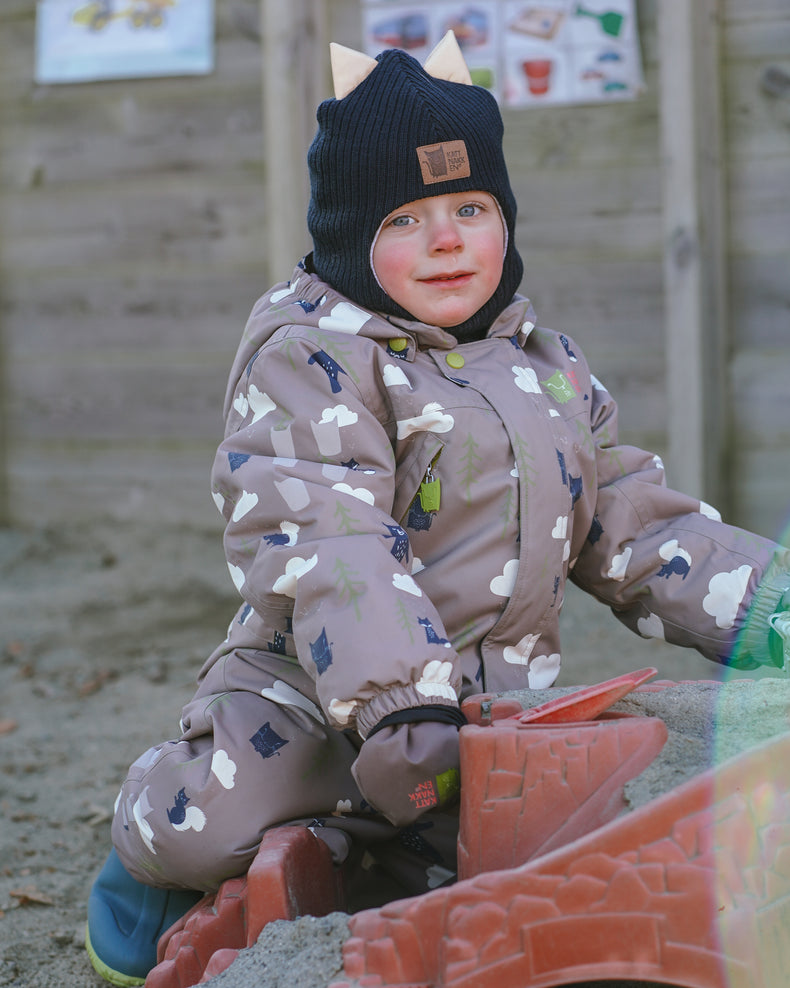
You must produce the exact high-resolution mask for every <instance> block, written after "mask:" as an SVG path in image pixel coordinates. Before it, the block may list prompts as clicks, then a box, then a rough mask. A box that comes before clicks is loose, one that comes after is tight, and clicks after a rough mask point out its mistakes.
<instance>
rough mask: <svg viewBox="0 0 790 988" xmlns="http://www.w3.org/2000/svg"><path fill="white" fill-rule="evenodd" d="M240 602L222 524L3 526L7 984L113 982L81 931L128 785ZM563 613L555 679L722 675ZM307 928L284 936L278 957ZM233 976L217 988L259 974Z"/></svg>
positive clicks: (84, 987)
mask: <svg viewBox="0 0 790 988" xmlns="http://www.w3.org/2000/svg"><path fill="white" fill-rule="evenodd" d="M236 601H237V597H236V594H235V590H234V589H233V586H232V584H231V581H230V578H229V576H228V573H227V569H226V568H225V564H224V560H223V556H222V549H221V538H220V535H219V532H218V531H198V530H194V529H189V530H186V529H176V528H171V529H167V530H163V529H151V528H146V527H144V526H143V525H141V524H140V523H137V524H134V525H133V524H130V523H128V522H127V523H123V524H113V523H107V524H105V525H98V526H92V527H90V528H89V527H75V528H69V529H65V530H61V529H58V530H54V529H48V530H24V531H22V530H14V529H5V530H0V753H1V754H2V760H1V761H0V986H9V985H11V986H20V988H64V986H76V988H97V986H99V985H102V984H104V982H102V981H101V980H100V979H99V978H98V977H97V976H96V975H95V974H94V973H93V971H92V969H91V967H90V965H89V963H88V961H87V956H86V954H85V952H84V949H83V928H84V922H85V909H86V903H87V898H88V892H89V890H90V886H91V883H92V880H93V877H94V876H95V874H96V872H97V871H98V870H99V868H100V867H101V865H102V863H103V861H104V858H105V856H106V854H107V851H108V850H109V818H110V812H111V809H112V805H113V802H114V800H115V796H116V794H117V791H118V787H119V784H120V781H121V779H122V778H123V776H124V774H125V770H126V768H127V766H128V765H129V764H130V762H132V761H133V760H134V759H135V758H136V756H137V755H138V754H140V753H141V752H142V751H143V750H145V749H146V748H147V747H149V746H150V745H151V744H153V743H155V742H157V741H158V740H162V739H164V738H167V737H170V736H172V734H173V733H174V732H175V730H176V726H177V723H178V717H179V713H180V709H181V705H182V704H183V703H184V702H185V701H186V700H187V699H188V698H189V696H190V695H191V692H192V688H193V683H194V679H195V675H196V673H197V670H198V669H199V667H200V665H201V664H202V662H203V660H204V658H205V657H206V656H207V655H208V654H209V652H210V651H211V650H212V649H213V648H214V646H215V645H216V644H217V642H218V641H220V640H221V639H222V638H223V637H224V634H225V629H226V627H227V625H228V622H229V620H230V618H231V617H232V614H233V612H234V610H235V607H236ZM563 622H564V629H565V631H564V641H563V644H564V650H563V659H564V664H563V673H562V676H561V678H560V681H559V683H560V684H561V685H575V684H583V683H595V682H599V681H601V680H603V679H607V678H609V677H611V676H615V675H618V674H620V673H622V672H627V671H631V670H633V669H639V668H642V667H645V666H650V665H652V666H656V667H657V668H658V670H659V676H660V677H661V678H666V679H673V680H683V679H701V678H707V679H711V678H721V672H720V670H719V669H718V667H716V666H714V665H712V664H710V663H708V662H706V661H705V660H704V659H702V658H701V657H700V656H698V655H696V653H688V652H685V651H682V650H679V649H672V648H670V647H669V646H667V645H665V644H663V643H658V642H646V641H642V640H640V639H638V638H636V637H634V636H633V635H631V634H630V633H629V632H628V631H626V630H625V629H624V628H622V627H621V626H620V625H619V624H618V622H617V621H615V619H614V618H613V617H612V616H611V615H610V613H609V612H608V610H606V609H605V608H603V607H601V606H600V605H599V604H597V603H596V602H594V601H592V600H590V599H589V598H587V597H585V596H584V595H582V594H580V593H579V592H578V591H576V590H574V589H573V588H571V589H570V590H569V594H568V598H567V602H566V606H565V610H564V614H563ZM340 921H341V922H342V919H341V920H340ZM331 922H332V923H336V922H337V919H335V920H332V921H331ZM319 928H320V924H319ZM273 932H274V931H273ZM301 936H304V930H302V931H301V932H300V930H299V925H298V924H294V929H293V934H291V932H290V931H289V930H288V929H287V928H286V929H285V930H282V929H278V931H277V944H278V946H277V949H278V950H280V951H282V953H281V954H280V955H278V956H287V955H288V952H289V949H290V948H291V947H292V946H294V945H295V944H296V942H297V941H298V939H299V938H300V937H301ZM330 939H331V937H330ZM232 971H233V968H232V969H231V971H228V972H226V973H225V975H224V976H223V980H222V984H223V985H226V984H239V985H241V984H247V983H249V982H248V981H247V979H246V977H245V976H244V974H243V973H242V971H241V970H240V969H239V971H238V978H237V979H234V978H233V976H232V975H231V972H232ZM290 974H291V979H290V981H289V983H290V984H296V983H300V982H299V980H298V979H297V980H293V970H291V971H290ZM225 979H228V980H225ZM256 983H261V984H262V983H263V982H262V981H260V982H256ZM266 983H267V985H268V984H269V982H268V981H267V982H266ZM301 983H305V982H301Z"/></svg>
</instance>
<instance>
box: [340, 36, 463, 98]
mask: <svg viewBox="0 0 790 988" xmlns="http://www.w3.org/2000/svg"><path fill="white" fill-rule="evenodd" d="M329 58H330V62H331V65H332V82H333V85H334V89H335V99H343V97H344V96H348V94H349V93H352V92H353V91H354V90H355V89H356V88H357V86H358V85H359V84H360V83H361V82H362V81H363V80H364V79H367V77H368V76H369V75H370V73H371V72H372V71H373V69H375V68H376V66H377V65H378V62H377V61H376V59H375V58H371V57H370V55H366V54H365V53H364V52H361V51H355V50H354V49H353V48H346V47H345V45H339V44H337V43H336V42H335V41H332V42H330V45H329ZM423 68H424V69H425V71H426V72H427V73H428V75H431V76H433V77H434V79H444V80H446V81H447V82H458V83H461V84H462V85H464V86H471V85H472V76H471V75H470V73H469V68H468V67H467V64H466V62H465V61H464V56H463V53H462V52H461V47H460V45H459V44H458V41H457V39H456V37H455V34H454V33H453V32H452V31H448V32H447V34H445V36H444V37H443V38H442V40H441V41H440V42H439V44H438V45H437V46H436V47H435V48H434V49H433V51H432V52H431V53H430V55H429V56H428V57H427V58H426V60H425V65H424V66H423Z"/></svg>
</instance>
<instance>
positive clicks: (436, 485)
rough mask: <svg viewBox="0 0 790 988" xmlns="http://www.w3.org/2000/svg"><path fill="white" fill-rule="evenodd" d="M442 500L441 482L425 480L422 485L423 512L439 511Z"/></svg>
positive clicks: (421, 500) (421, 502)
mask: <svg viewBox="0 0 790 988" xmlns="http://www.w3.org/2000/svg"><path fill="white" fill-rule="evenodd" d="M441 499H442V487H441V483H440V482H439V480H437V479H436V478H434V479H433V480H423V482H422V483H421V484H420V504H421V505H422V510H423V511H438V510H439V502H440V501H441Z"/></svg>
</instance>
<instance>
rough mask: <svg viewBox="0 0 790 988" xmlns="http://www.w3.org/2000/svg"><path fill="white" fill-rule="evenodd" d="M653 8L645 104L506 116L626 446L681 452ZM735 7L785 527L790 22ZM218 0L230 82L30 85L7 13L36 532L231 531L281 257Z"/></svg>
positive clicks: (774, 470) (737, 244) (744, 157)
mask: <svg viewBox="0 0 790 988" xmlns="http://www.w3.org/2000/svg"><path fill="white" fill-rule="evenodd" d="M656 2H657V0H639V3H638V10H639V18H640V29H641V37H642V45H643V55H644V60H645V72H646V80H647V90H646V92H645V95H644V96H643V98H642V99H640V100H639V101H638V102H635V103H623V104H617V105H609V106H595V107H558V108H553V109H549V108H542V109H535V110H529V111H515V110H508V111H506V112H505V118H506V128H507V134H508V136H507V147H506V150H507V155H508V161H509V164H510V169H511V176H512V181H513V185H514V188H515V191H516V194H517V197H518V199H519V204H520V212H519V226H518V239H519V247H520V249H521V251H522V254H523V257H524V261H525V267H526V275H525V279H524V285H523V288H524V290H525V291H526V293H527V294H529V295H530V296H531V297H532V298H533V300H534V302H535V305H536V308H537V309H538V313H539V315H540V317H541V319H542V321H543V322H545V323H546V324H548V325H552V326H555V327H556V328H560V329H563V330H564V331H565V332H567V333H569V334H570V335H572V336H574V337H576V338H577V339H578V341H579V342H580V344H581V345H582V346H583V347H584V349H585V350H586V352H587V353H588V356H589V357H590V359H591V362H592V363H593V366H594V369H595V371H596V373H597V374H598V376H599V377H601V378H602V379H603V380H604V381H605V383H606V384H607V385H608V386H609V387H610V388H611V389H612V390H613V391H614V392H615V393H616V394H617V396H618V398H619V400H620V404H621V419H622V435H623V438H624V439H625V440H626V441H628V442H634V443H639V444H642V445H646V446H648V447H649V448H652V449H655V450H656V451H657V452H660V453H665V452H666V420H667V408H666V397H665V395H666V374H667V370H666V368H665V346H664V339H663V290H664V286H663V274H662V254H663V250H662V228H661V208H662V202H661V172H660V169H661V160H660V147H659V124H658V95H657V93H658V86H657V64H658V51H657V41H656V29H655V3H656ZM723 3H724V13H725V18H724V24H723V25H722V27H723V38H724V54H725V64H724V67H723V68H724V77H725V82H726V85H725V93H724V104H725V126H726V141H727V149H728V161H727V165H728V170H727V176H728V177H727V192H728V208H729V214H730V231H731V234H730V236H731V242H730V245H729V247H730V249H729V254H728V259H729V278H730V296H729V298H730V307H731V324H732V330H733V334H732V335H733V353H732V359H731V379H732V391H733V400H734V401H735V402H737V403H738V404H739V407H740V405H743V406H744V410H743V413H742V414H736V416H735V419H736V421H735V424H736V434H735V443H734V447H733V474H732V476H733V486H734V490H735V497H734V503H735V513H734V518H735V520H737V521H738V522H739V523H742V524H747V525H749V526H751V527H754V528H756V529H757V530H760V531H764V532H765V533H766V534H774V533H775V529H776V527H777V526H778V525H779V524H780V522H781V520H782V518H783V516H784V513H785V511H786V508H787V505H788V503H790V485H788V483H787V479H788V478H790V453H788V445H789V444H788V441H787V440H788V434H789V432H790V425H788V424H787V423H790V415H788V414H787V412H788V408H787V403H788V401H789V400H790V399H789V398H788V394H790V392H789V391H788V388H787V386H786V382H787V381H788V380H790V378H788V373H787V371H788V370H790V332H788V329H789V328H790V327H789V326H788V313H790V302H789V300H788V292H790V287H789V285H790V279H788V277H787V274H788V271H787V269H788V256H789V255H788V246H789V245H788V239H790V216H788V210H789V209H790V207H789V206H788V194H787V189H788V180H787V179H788V171H789V170H790V127H788V116H790V114H788V115H786V114H785V109H786V107H785V103H784V101H782V100H781V99H779V98H775V97H769V96H768V95H767V94H766V93H765V92H764V91H763V89H762V88H761V77H762V72H763V71H764V69H765V68H766V67H767V66H768V65H771V64H781V65H784V66H785V67H786V68H790V66H789V65H788V60H787V55H786V53H787V52H788V51H790V45H788V35H790V10H788V8H787V4H786V0H723ZM216 5H217V65H216V71H215V72H214V73H213V74H212V75H211V76H208V77H205V78H191V79H190V78H183V79H159V80H137V81H128V82H111V83H106V82H105V83H91V84H83V85H74V86H36V85H35V84H34V83H33V81H32V72H33V49H34V7H35V4H34V0H4V2H3V5H2V7H0V82H1V83H2V88H1V89H0V127H2V130H1V131H0V183H1V184H0V295H1V297H2V305H1V306H0V334H2V339H3V341H4V346H5V365H6V366H5V376H6V385H7V386H6V389H5V391H6V395H5V397H6V434H7V436H8V445H9V450H8V483H9V490H10V497H9V500H10V502H11V508H12V511H13V517H14V519H15V520H16V521H20V522H32V521H35V520H41V521H46V522H49V523H62V522H67V521H68V520H69V519H73V518H76V517H84V516H88V515H93V514H100V515H103V516H115V517H133V518H136V517H141V518H146V519H148V520H150V521H151V523H153V522H155V521H167V522H177V521H178V520H182V521H183V522H184V523H185V524H201V525H203V524H206V525H218V524H219V518H218V516H216V517H215V509H214V506H213V504H212V502H211V500H210V498H209V495H208V471H209V469H210V465H211V460H212V457H213V449H214V446H215V445H216V442H217V440H218V438H219V436H220V434H221V428H222V423H221V416H220V406H221V401H222V394H223V390H224V383H225V377H226V374H227V369H228V366H229V362H230V359H231V357H232V354H233V351H234V349H235V346H236V343H237V340H238V338H239V336H240V333H241V329H242V327H243V323H244V320H245V318H246V316H247V313H248V311H249V309H250V307H251V304H252V303H253V302H254V300H255V298H256V297H257V296H258V294H259V293H260V292H261V291H262V290H263V289H264V288H265V287H266V283H265V274H264V272H265V271H266V270H267V266H268V264H269V263H271V262H273V261H274V259H273V258H271V257H267V248H266V237H265V231H266V219H267V210H266V204H265V201H264V195H263V189H264V186H265V183H264V179H265V175H266V160H267V159H266V153H265V147H264V141H263V137H262V134H263V131H262V126H261V105H262V101H261V37H260V30H259V10H258V8H259V3H258V0H216ZM327 8H328V13H329V25H328V33H329V37H330V38H332V39H334V40H338V41H340V42H342V43H345V44H349V45H352V46H358V45H359V44H360V42H361V39H360V36H359V23H358V16H357V8H356V4H355V0H330V2H328V3H327ZM304 244H305V249H307V247H308V241H307V235H306V232H305V234H304ZM290 262H291V259H290V258H289V259H287V263H286V261H285V259H284V260H283V265H284V266H283V271H282V277H288V275H289V273H290V271H288V270H286V269H287V268H288V267H289V266H290ZM0 367H2V364H0ZM747 404H748V409H747V408H746V407H745V406H746V405H747ZM0 435H2V430H0ZM0 446H1V444H0ZM1 487H2V485H0V489H1ZM0 501H1V499H0Z"/></svg>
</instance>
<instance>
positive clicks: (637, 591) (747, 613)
mask: <svg viewBox="0 0 790 988" xmlns="http://www.w3.org/2000/svg"><path fill="white" fill-rule="evenodd" d="M593 395H594V402H595V407H594V410H593V416H592V425H593V439H594V442H595V447H596V458H597V465H598V497H597V505H596V523H595V532H594V538H593V537H592V534H591V537H590V538H589V539H588V541H587V543H586V544H585V548H584V550H583V551H582V553H581V554H580V556H579V559H578V562H577V564H576V567H575V569H574V571H573V574H572V577H573V579H574V581H575V582H576V583H578V584H579V586H581V587H582V588H583V589H586V590H588V591H589V592H591V593H593V594H594V595H595V596H597V597H598V598H599V599H601V600H602V601H604V602H605V603H607V604H609V605H610V606H611V607H612V609H613V611H614V613H615V615H616V616H617V617H618V618H619V619H620V620H621V621H622V622H623V623H624V624H626V625H627V626H628V627H629V628H631V629H632V630H633V631H635V632H637V633H638V634H640V635H642V636H644V637H660V638H664V639H666V640H667V641H669V642H671V643H674V644H679V645H685V646H691V647H693V648H696V649H698V650H699V651H700V652H702V653H703V654H704V655H706V656H707V657H708V658H711V659H714V660H716V661H720V662H724V663H727V664H732V665H737V666H739V667H741V668H754V667H755V666H756V665H759V664H777V654H778V653H777V652H776V648H775V644H776V641H777V639H776V637H775V632H770V634H769V631H770V629H769V624H768V622H769V619H770V617H771V615H772V614H773V613H774V611H775V610H776V609H777V608H778V607H780V606H781V604H780V601H781V598H782V595H783V594H784V592H785V591H787V590H788V588H790V552H789V551H788V550H787V549H783V548H781V547H779V546H777V545H776V544H774V543H773V542H771V541H769V540H768V539H764V538H761V537H759V536H757V535H754V534H752V533H750V532H746V531H743V530H742V529H738V528H735V527H733V526H730V525H726V524H724V523H723V522H722V521H721V520H720V518H719V516H718V512H716V511H715V510H714V509H713V508H711V507H710V506H709V505H707V504H705V503H704V502H700V501H699V500H698V499H696V498H692V497H689V496H687V495H684V494H681V493H679V492H677V491H673V490H670V489H668V488H667V487H666V483H665V478H664V468H663V464H662V463H661V461H660V459H659V458H658V457H655V456H654V455H652V454H650V453H646V452H644V451H643V450H639V449H636V448H634V447H630V446H622V445H619V444H618V442H617V407H616V404H615V402H614V400H613V399H612V398H611V396H610V395H609V394H608V392H606V391H605V390H604V389H602V388H600V387H596V388H595V389H593ZM772 640H773V642H774V648H773V651H772V649H771V647H770V643H771V641H772ZM778 664H779V665H780V666H781V664H782V663H781V659H779V661H778Z"/></svg>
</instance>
